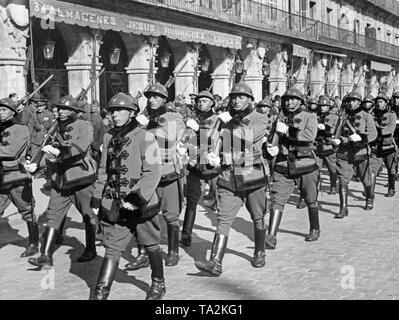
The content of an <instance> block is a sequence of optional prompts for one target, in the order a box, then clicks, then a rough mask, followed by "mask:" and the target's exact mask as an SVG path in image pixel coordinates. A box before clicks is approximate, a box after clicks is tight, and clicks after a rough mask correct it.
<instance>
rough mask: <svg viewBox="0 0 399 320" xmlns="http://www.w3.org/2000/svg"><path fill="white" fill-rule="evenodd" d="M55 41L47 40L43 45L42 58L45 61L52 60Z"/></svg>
mask: <svg viewBox="0 0 399 320" xmlns="http://www.w3.org/2000/svg"><path fill="white" fill-rule="evenodd" d="M54 49H55V41H53V40H51V39H47V41H46V42H45V44H44V45H43V56H44V59H46V60H52V59H53V58H54Z"/></svg>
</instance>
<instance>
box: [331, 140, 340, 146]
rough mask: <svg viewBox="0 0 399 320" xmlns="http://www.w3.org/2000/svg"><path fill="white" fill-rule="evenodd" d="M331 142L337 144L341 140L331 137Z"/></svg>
mask: <svg viewBox="0 0 399 320" xmlns="http://www.w3.org/2000/svg"><path fill="white" fill-rule="evenodd" d="M331 142H332V143H333V145H335V146H339V145H340V144H341V140H340V139H331Z"/></svg>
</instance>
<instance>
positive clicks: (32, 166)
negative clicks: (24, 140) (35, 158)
mask: <svg viewBox="0 0 399 320" xmlns="http://www.w3.org/2000/svg"><path fill="white" fill-rule="evenodd" d="M24 168H25V170H26V171H27V172H29V173H34V172H35V171H36V170H37V163H31V162H30V160H26V161H25V164H24Z"/></svg>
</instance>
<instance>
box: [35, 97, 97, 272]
mask: <svg viewBox="0 0 399 320" xmlns="http://www.w3.org/2000/svg"><path fill="white" fill-rule="evenodd" d="M56 106H57V107H58V108H60V109H62V108H65V109H69V110H74V113H73V114H72V115H71V116H69V117H68V119H66V120H64V121H61V120H60V118H58V120H57V121H58V131H57V133H56V134H55V137H54V139H53V142H52V145H51V146H46V147H47V148H51V149H52V150H53V151H52V152H55V151H54V149H55V150H58V153H59V154H58V155H56V157H55V158H54V161H52V165H53V168H52V176H51V191H50V200H49V204H48V208H47V227H46V235H45V241H44V243H43V246H42V255H41V256H40V257H39V258H37V259H33V258H31V259H29V262H30V263H31V264H33V265H36V266H39V267H44V266H52V264H53V260H52V253H53V245H54V240H55V238H56V236H57V231H58V230H59V228H60V225H61V223H62V221H63V219H64V217H65V216H66V215H67V213H68V210H69V208H70V207H71V205H72V204H74V205H75V207H76V208H77V209H78V211H79V212H80V213H81V214H82V216H83V221H84V224H85V231H86V232H85V233H86V234H85V235H86V249H85V251H84V253H83V254H82V255H81V256H80V257H79V258H78V261H79V262H85V261H89V260H92V259H94V258H95V256H96V246H95V233H96V227H97V224H98V223H97V218H96V216H95V214H94V212H93V209H92V208H91V207H90V200H91V193H92V191H93V183H94V181H95V180H96V163H95V161H94V160H93V159H92V158H91V156H90V154H89V148H90V144H91V142H92V140H93V128H92V126H91V125H90V123H89V122H88V121H85V120H82V119H79V118H78V116H77V113H78V112H79V111H80V109H79V108H78V105H77V103H76V101H75V100H74V99H73V98H72V97H71V96H66V97H63V98H61V100H60V102H59V103H58V104H57V105H56ZM54 155H55V154H54Z"/></svg>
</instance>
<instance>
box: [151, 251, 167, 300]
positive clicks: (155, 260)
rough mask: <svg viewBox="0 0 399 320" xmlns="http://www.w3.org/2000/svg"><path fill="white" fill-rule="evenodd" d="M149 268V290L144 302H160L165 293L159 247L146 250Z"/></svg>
mask: <svg viewBox="0 0 399 320" xmlns="http://www.w3.org/2000/svg"><path fill="white" fill-rule="evenodd" d="M147 251H148V257H149V260H150V266H151V271H152V272H151V281H152V283H151V289H150V291H148V293H147V296H146V300H161V299H162V297H163V296H164V295H165V293H166V287H165V278H164V273H163V261H162V250H161V248H160V246H159V245H157V246H151V247H148V248H147Z"/></svg>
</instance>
